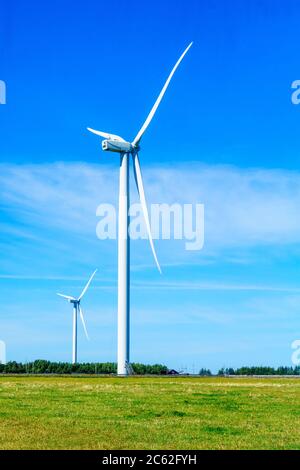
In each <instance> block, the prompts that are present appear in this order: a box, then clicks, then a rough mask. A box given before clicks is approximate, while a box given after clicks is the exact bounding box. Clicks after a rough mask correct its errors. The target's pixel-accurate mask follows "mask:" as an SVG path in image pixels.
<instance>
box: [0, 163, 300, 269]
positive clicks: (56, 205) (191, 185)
mask: <svg viewBox="0 0 300 470" xmlns="http://www.w3.org/2000/svg"><path fill="white" fill-rule="evenodd" d="M144 179H145V187H146V193H147V199H148V203H156V204H157V203H169V204H173V203H179V204H184V203H185V204H186V203H193V204H196V203H204V205H205V245H204V250H203V251H202V252H198V253H195V252H193V253H192V254H191V253H188V252H186V251H185V250H184V243H183V242H179V241H172V240H171V241H169V240H167V241H157V242H156V243H157V246H158V252H159V256H160V259H161V260H162V263H163V264H164V263H166V265H169V266H171V265H172V264H174V266H176V265H177V266H178V265H180V264H184V263H186V264H189V263H191V264H192V263H195V262H200V260H202V261H203V260H204V257H205V256H215V255H218V256H219V255H220V253H221V252H223V253H225V252H226V250H231V252H233V251H234V252H235V253H237V255H236V256H235V257H236V261H237V262H238V261H239V258H240V257H239V255H238V250H244V251H245V250H251V249H252V248H253V247H265V246H286V245H293V244H295V243H299V241H300V218H299V217H298V212H299V207H300V173H299V172H292V171H286V170H279V169H278V170H276V169H275V170H272V169H270V170H266V169H241V168H236V167H225V166H205V165H201V164H198V163H193V162H190V163H188V164H185V165H179V164H177V165H173V166H172V167H163V166H162V167H158V166H150V167H149V166H148V167H147V166H145V167H144ZM132 187H133V185H132ZM117 192H118V169H117V166H114V167H110V166H105V165H92V164H86V163H63V162H57V163H51V164H40V165H38V164H37V165H14V164H1V165H0V201H1V207H2V212H3V213H4V215H5V220H4V221H3V222H2V229H3V230H2V233H4V234H5V235H4V236H3V237H2V244H3V243H4V244H5V243H6V241H7V240H8V239H9V237H10V236H11V237H17V238H18V240H21V241H22V242H23V243H25V241H26V243H27V244H29V243H30V242H31V241H32V243H34V242H35V240H37V241H41V240H47V244H48V246H49V245H51V243H53V246H54V247H55V246H57V247H58V248H59V249H60V250H62V249H63V248H64V247H66V246H67V247H66V252H67V250H69V251H70V253H69V255H70V256H71V249H70V244H71V245H72V247H73V246H74V245H76V244H78V245H81V246H84V243H86V239H87V238H89V243H90V245H89V246H91V243H92V244H95V245H94V248H95V247H96V246H97V249H98V250H99V251H101V252H103V251H104V252H105V251H106V250H107V251H108V253H110V254H111V253H112V252H113V251H115V248H116V246H115V244H112V242H109V241H101V242H100V241H98V240H97V239H96V234H95V230H96V224H97V221H98V219H97V217H96V209H97V207H98V205H99V204H100V203H110V204H114V205H116V204H117V199H118V194H117ZM132 201H133V202H135V201H137V194H136V191H135V189H134V188H133V189H132ZM66 236H68V237H70V239H69V242H70V243H69V244H66V238H65V237H66ZM51 240H52V241H51ZM97 243H98V244H97ZM145 243H147V242H146V241H141V242H135V255H136V259H134V260H133V264H136V268H137V269H138V266H139V264H145V265H148V264H149V266H151V257H150V254H149V257H148V258H147V259H144V258H145V256H144V254H145V251H146V250H145ZM180 243H181V245H180ZM96 244H97V245H96ZM174 244H176V246H177V247H179V248H177V249H176V258H174V251H175V250H174V246H175V245H174ZM100 245H101V247H100ZM85 251H86V250H85ZM104 255H105V253H104ZM243 256H245V254H243V255H241V260H242V258H243ZM246 258H247V256H246ZM148 260H149V263H148ZM248 261H249V259H248ZM241 262H243V261H241Z"/></svg>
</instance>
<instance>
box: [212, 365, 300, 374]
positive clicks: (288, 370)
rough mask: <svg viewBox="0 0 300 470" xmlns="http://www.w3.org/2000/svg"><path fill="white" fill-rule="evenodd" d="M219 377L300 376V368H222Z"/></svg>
mask: <svg viewBox="0 0 300 470" xmlns="http://www.w3.org/2000/svg"><path fill="white" fill-rule="evenodd" d="M218 375H300V366H295V367H284V366H281V367H277V368H275V367H265V366H258V367H240V368H238V369H233V368H232V367H229V368H222V369H220V370H219V372H218Z"/></svg>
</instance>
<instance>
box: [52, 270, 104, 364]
mask: <svg viewBox="0 0 300 470" xmlns="http://www.w3.org/2000/svg"><path fill="white" fill-rule="evenodd" d="M96 272H97V269H96V270H95V271H94V272H93V274H92V275H91V277H90V278H89V280H88V282H87V283H86V285H85V287H84V289H83V291H82V292H81V294H80V296H79V297H78V298H76V297H72V296H70V295H65V294H57V295H59V296H60V297H63V298H64V299H67V300H68V302H70V303H71V304H73V349H72V364H76V362H77V315H78V312H79V315H80V319H81V322H82V326H83V329H84V332H85V336H86V337H87V339H89V335H88V332H87V329H86V325H85V321H84V317H83V311H82V309H81V306H80V302H81V299H82V297H83V296H84V294H85V293H86V291H87V290H88V287H89V285H90V283H91V282H92V279H93V277H94V276H95V274H96Z"/></svg>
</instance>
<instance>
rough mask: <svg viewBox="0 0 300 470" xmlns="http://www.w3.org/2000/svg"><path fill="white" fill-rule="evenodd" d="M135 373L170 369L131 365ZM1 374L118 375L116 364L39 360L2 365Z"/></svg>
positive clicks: (164, 371) (155, 372)
mask: <svg viewBox="0 0 300 470" xmlns="http://www.w3.org/2000/svg"><path fill="white" fill-rule="evenodd" d="M131 367H132V369H133V372H134V373H135V374H137V375H147V374H153V375H154V374H155V375H166V374H167V373H168V368H167V367H166V366H164V365H162V364H153V365H149V364H139V363H133V364H131ZM0 373H1V374H91V375H92V374H116V373H117V364H116V363H115V362H86V363H77V364H71V363H69V362H51V361H46V360H43V359H38V360H36V361H33V362H28V363H22V362H16V361H11V362H7V363H6V364H0Z"/></svg>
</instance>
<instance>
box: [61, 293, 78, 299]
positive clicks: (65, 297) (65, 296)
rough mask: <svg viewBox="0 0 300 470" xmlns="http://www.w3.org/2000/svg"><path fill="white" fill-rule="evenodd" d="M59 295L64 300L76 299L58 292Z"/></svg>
mask: <svg viewBox="0 0 300 470" xmlns="http://www.w3.org/2000/svg"><path fill="white" fill-rule="evenodd" d="M57 295H59V296H60V297H63V298H64V299H68V300H75V297H71V296H70V295H64V294H59V293H58V292H57Z"/></svg>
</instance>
